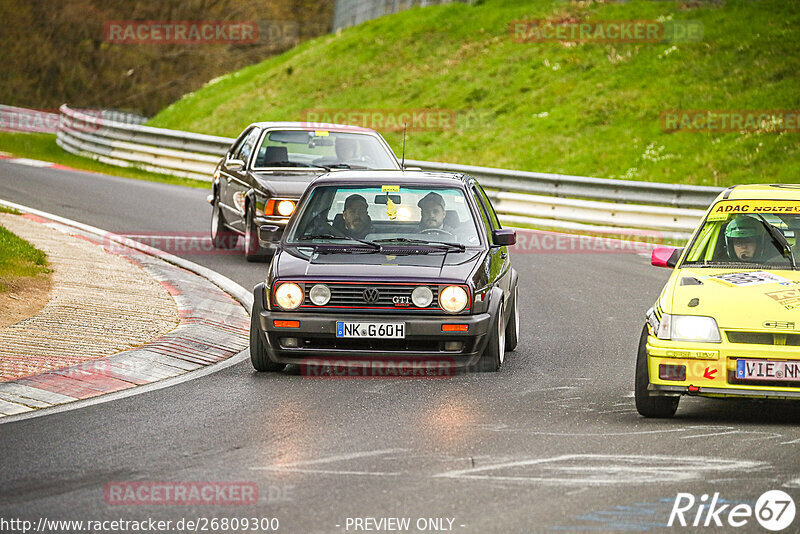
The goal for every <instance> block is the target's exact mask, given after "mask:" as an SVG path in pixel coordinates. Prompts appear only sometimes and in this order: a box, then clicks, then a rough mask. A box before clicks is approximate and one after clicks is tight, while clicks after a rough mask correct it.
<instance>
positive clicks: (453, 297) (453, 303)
mask: <svg viewBox="0 0 800 534" xmlns="http://www.w3.org/2000/svg"><path fill="white" fill-rule="evenodd" d="M467 304H469V295H468V294H467V292H466V291H465V290H464V288H463V287H459V286H447V287H446V288H444V289H443V290H442V291H441V292H440V293H439V305H440V306H441V307H442V309H443V310H444V311H446V312H450V313H458V312H460V311H462V310H463V309H464V308H466V307H467Z"/></svg>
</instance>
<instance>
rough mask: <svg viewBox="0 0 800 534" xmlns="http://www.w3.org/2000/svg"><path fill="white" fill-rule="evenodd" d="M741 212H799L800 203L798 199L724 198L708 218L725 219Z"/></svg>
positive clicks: (714, 219)
mask: <svg viewBox="0 0 800 534" xmlns="http://www.w3.org/2000/svg"><path fill="white" fill-rule="evenodd" d="M739 213H775V214H797V213H800V203H798V202H797V201H796V200H786V201H781V200H722V201H720V202H718V203H717V204H716V205H715V206H714V208H713V209H712V210H711V213H709V214H708V220H710V221H717V220H725V219H726V218H727V217H728V215H731V214H739Z"/></svg>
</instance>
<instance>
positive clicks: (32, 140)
mask: <svg viewBox="0 0 800 534" xmlns="http://www.w3.org/2000/svg"><path fill="white" fill-rule="evenodd" d="M0 151H1V152H8V153H10V154H13V155H15V156H19V157H23V158H30V159H38V160H42V161H52V162H53V163H58V164H60V165H65V166H67V167H73V168H75V169H81V170H84V171H91V172H99V173H102V174H110V175H112V176H122V177H123V178H135V179H137V180H146V181H149V182H162V183H165V184H173V185H185V186H189V187H197V188H201V189H208V188H209V187H210V185H209V183H208V182H203V181H201V180H192V179H189V178H180V177H177V176H170V175H167V174H157V173H152V172H147V171H143V170H141V169H137V168H131V167H116V166H114V165H106V164H105V163H100V162H98V161H95V160H93V159H90V158H84V157H81V156H76V155H74V154H70V153H69V152H66V151H64V150H62V149H61V147H60V146H58V145H57V144H56V136H55V134H28V133H10V132H0Z"/></svg>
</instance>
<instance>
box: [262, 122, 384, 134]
mask: <svg viewBox="0 0 800 534" xmlns="http://www.w3.org/2000/svg"><path fill="white" fill-rule="evenodd" d="M250 126H258V127H259V128H265V129H267V128H268V129H281V128H285V129H292V130H306V131H308V132H313V131H319V130H322V131H330V132H352V133H377V132H376V131H375V130H372V129H370V128H364V127H362V126H350V125H347V124H332V123H327V122H305V121H304V122H292V121H271V122H267V121H265V122H254V123H252V124H250ZM250 126H248V128H249V127H250Z"/></svg>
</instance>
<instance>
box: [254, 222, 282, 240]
mask: <svg viewBox="0 0 800 534" xmlns="http://www.w3.org/2000/svg"><path fill="white" fill-rule="evenodd" d="M280 239H281V227H280V226H277V225H274V224H264V225H261V226H259V228H258V240H259V241H260V242H262V243H267V244H269V243H275V242H276V241H280Z"/></svg>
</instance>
